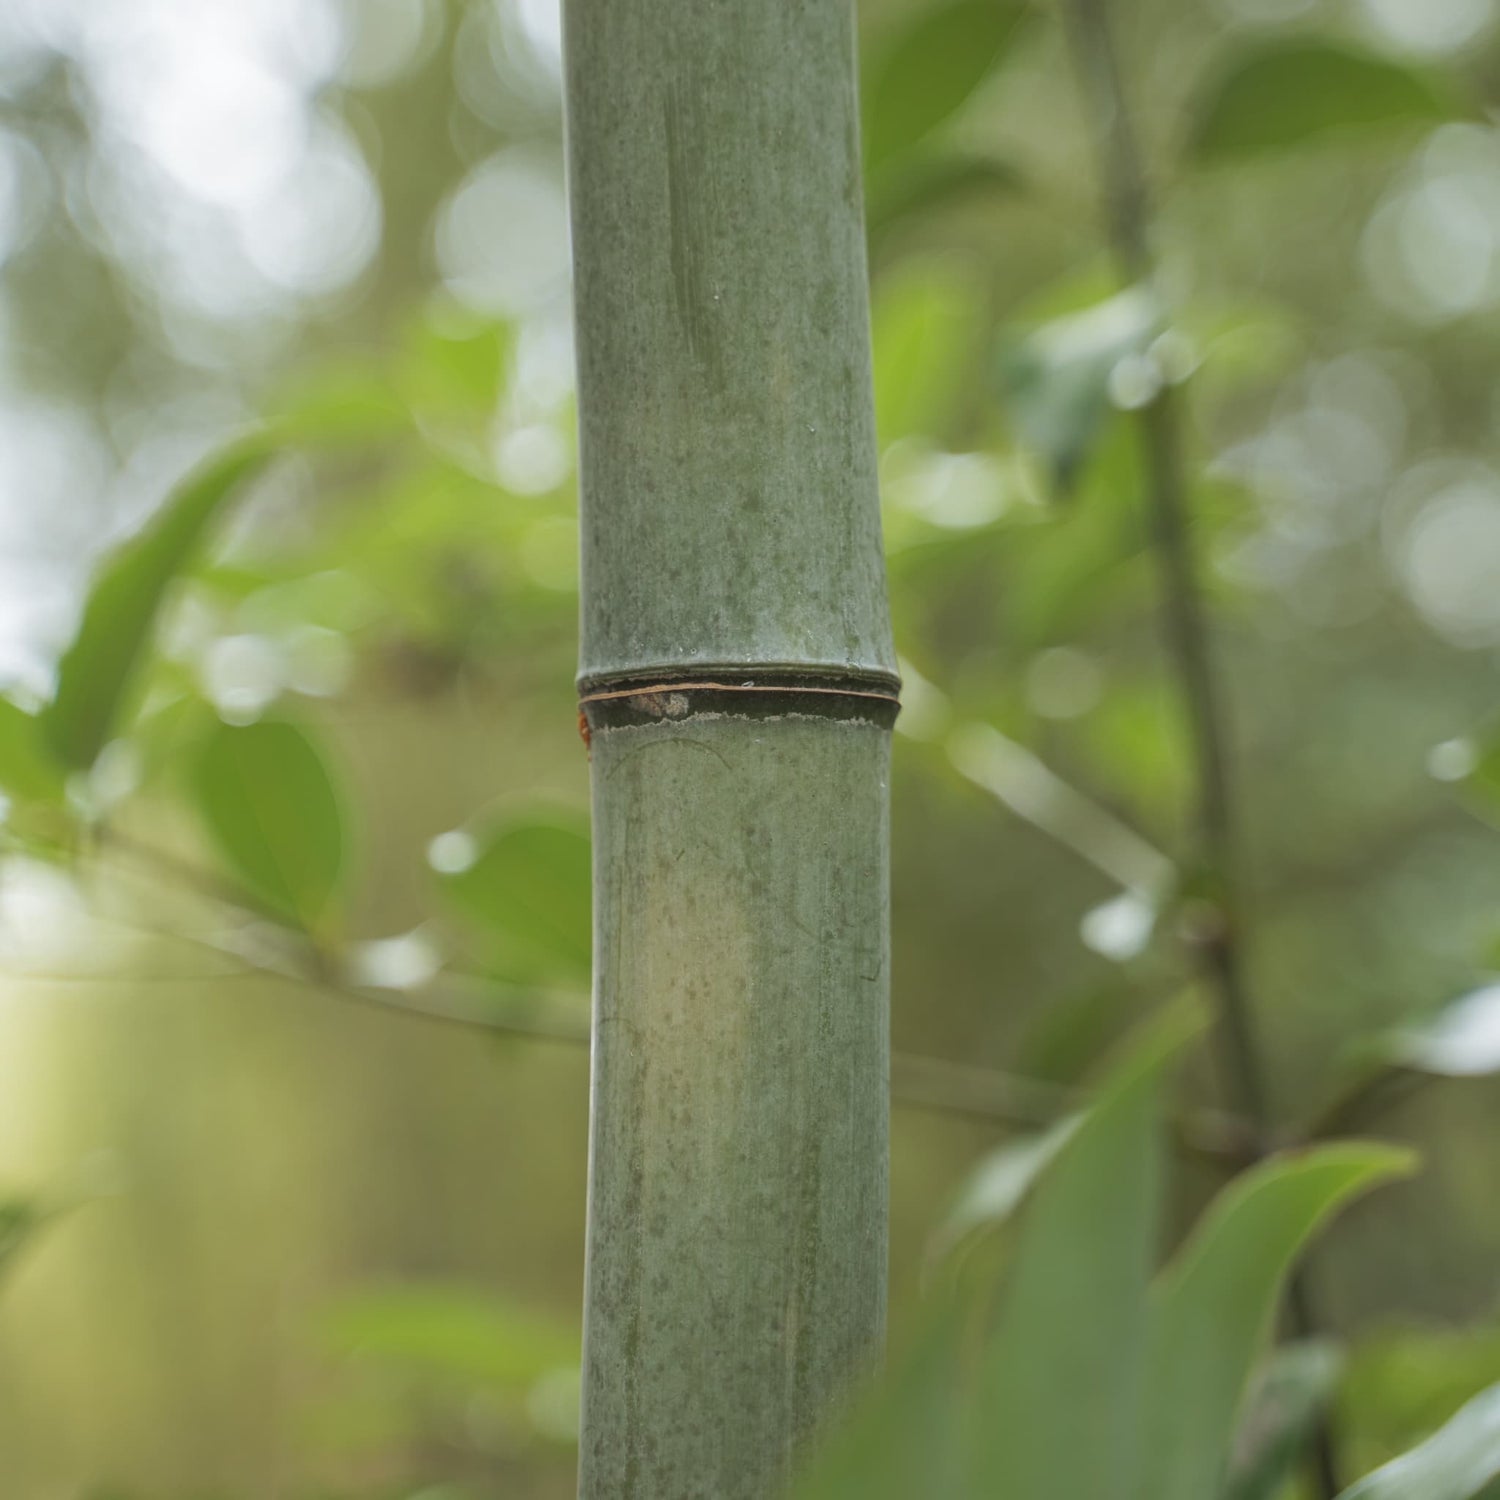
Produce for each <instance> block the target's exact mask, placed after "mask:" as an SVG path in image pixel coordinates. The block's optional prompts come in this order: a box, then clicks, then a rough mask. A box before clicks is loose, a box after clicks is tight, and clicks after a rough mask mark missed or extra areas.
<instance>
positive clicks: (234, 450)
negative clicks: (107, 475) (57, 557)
mask: <svg viewBox="0 0 1500 1500" xmlns="http://www.w3.org/2000/svg"><path fill="white" fill-rule="evenodd" d="M270 457H271V450H270V446H269V442H268V440H267V438H266V437H265V436H264V435H254V436H251V437H249V438H245V439H242V440H241V441H239V442H237V443H235V444H233V445H232V446H231V447H229V448H228V449H226V450H225V451H224V452H222V453H220V454H219V455H218V456H217V457H216V458H213V459H211V460H209V462H208V463H206V464H205V465H203V466H202V467H201V468H199V469H197V470H196V471H195V472H194V473H193V474H192V475H190V476H189V477H188V478H187V479H186V480H185V481H184V482H183V483H182V484H181V485H180V486H179V487H178V488H177V490H175V491H174V492H173V494H172V496H171V497H170V498H169V499H168V500H167V502H166V504H165V505H163V506H162V507H161V509H160V510H159V511H157V513H156V514H155V515H154V516H152V518H151V520H150V521H149V522H147V524H146V526H145V528H144V529H143V530H141V531H139V532H137V533H136V535H135V536H133V537H131V538H130V540H129V541H127V542H126V543H125V544H124V546H122V547H121V548H120V549H119V551H117V552H116V553H115V554H114V555H113V556H112V557H111V558H110V559H109V560H108V561H107V562H106V563H105V565H104V568H103V571H102V572H100V574H99V576H98V578H97V579H96V580H95V582H94V585H93V588H92V589H91V590H90V593H89V597H88V602H87V604H86V605H85V606H84V611H83V622H82V624H81V625H80V626H79V629H78V634H77V635H76V636H75V637H74V640H73V644H72V645H71V646H69V647H68V649H67V651H66V652H65V653H64V655H63V658H62V661H61V663H60V664H59V666H58V677H57V693H56V695H55V697H54V698H53V700H52V702H51V703H50V704H48V706H47V707H46V708H45V709H44V710H43V712H42V714H41V725H42V729H43V732H44V734H45V735H46V738H47V742H48V744H49V745H50V746H51V748H52V751H53V753H54V754H55V755H56V756H57V758H58V759H59V760H60V761H61V762H62V764H63V765H65V766H67V767H69V768H71V769H75V770H84V769H87V767H89V766H91V765H92V764H93V763H94V760H95V758H96V757H97V756H98V754H99V752H100V750H102V749H103V748H104V746H105V744H106V743H107V742H108V740H109V739H110V738H111V737H112V735H113V734H114V731H115V728H116V724H117V722H118V720H119V719H120V717H121V715H122V714H123V713H124V711H125V708H126V700H127V698H128V695H129V693H130V690H131V688H132V687H133V685H134V683H135V680H136V678H137V676H138V675H139V670H140V664H141V659H142V657H143V656H144V655H145V653H146V650H147V647H148V644H149V642H150V640H151V635H152V630H153V628H154V626H155V624H156V617H157V613H158V611H159V610H160V608H161V603H162V599H163V597H164V595H165V594H166V591H167V589H168V587H169V586H170V585H171V583H172V582H173V580H174V579H176V578H177V577H178V575H179V574H180V573H182V571H183V570H184V569H185V568H187V567H188V566H189V565H190V564H191V563H192V561H193V559H194V558H195V556H196V555H197V552H198V548H199V546H200V544H201V542H202V540H203V537H204V534H205V532H206V531H207V529H208V527H209V525H210V523H211V522H212V521H213V520H214V519H215V518H216V517H217V516H218V514H219V513H220V511H221V510H222V509H223V507H224V506H225V504H226V503H227V502H228V501H229V500H230V499H231V498H232V497H233V496H234V495H235V494H236V493H237V492H238V491H240V490H241V488H242V487H243V485H244V483H245V481H246V480H248V479H250V478H252V477H253V476H254V475H255V474H257V473H259V472H260V470H261V469H262V468H263V467H264V466H265V464H266V463H267V461H268V460H269V459H270Z"/></svg>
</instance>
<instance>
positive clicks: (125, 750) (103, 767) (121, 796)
mask: <svg viewBox="0 0 1500 1500" xmlns="http://www.w3.org/2000/svg"><path fill="white" fill-rule="evenodd" d="M140 784H141V753H140V751H139V750H137V749H136V747H135V746H134V745H133V744H131V742H130V741H129V740H111V741H110V742H109V744H107V745H106V746H105V747H104V748H103V749H102V750H101V751H100V752H99V756H98V759H97V760H95V762H94V764H93V765H92V766H91V767H90V769H89V773H88V788H87V792H86V798H87V801H88V806H89V811H90V812H91V813H92V814H93V815H94V816H95V817H97V816H99V815H100V814H102V813H107V812H109V811H110V810H111V809H112V808H115V807H118V806H119V805H120V804H121V803H122V802H124V801H125V800H126V799H127V798H128V797H129V796H130V795H131V794H132V793H133V792H134V791H135V790H136V788H137V787H139V786H140Z"/></svg>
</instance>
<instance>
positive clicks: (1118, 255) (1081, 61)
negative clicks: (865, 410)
mask: <svg viewBox="0 0 1500 1500" xmlns="http://www.w3.org/2000/svg"><path fill="white" fill-rule="evenodd" d="M1064 14H1065V19H1066V23H1067V26H1068V30H1069V33H1070V40H1071V44H1072V47H1073V49H1074V52H1075V55H1076V57H1077V63H1078V69H1079V72H1080V74H1081V76H1082V79H1083V83H1084V93H1085V96H1086V102H1087V104H1088V105H1089V106H1090V113H1091V116H1092V120H1091V124H1092V128H1093V134H1094V139H1095V149H1096V153H1097V156H1098V161H1099V171H1100V176H1101V179H1102V183H1103V192H1104V199H1105V208H1106V215H1107V218H1108V229H1109V241H1110V248H1111V251H1112V253H1113V255H1114V258H1115V261H1116V262H1117V264H1118V266H1119V268H1120V272H1121V274H1122V275H1123V276H1124V277H1125V279H1126V280H1127V281H1129V282H1133V283H1149V282H1151V281H1153V280H1154V279H1155V276H1156V265H1155V260H1154V257H1153V254H1152V249H1151V239H1150V223H1151V208H1150V201H1149V193H1148V189H1147V181H1146V172H1145V168H1144V163H1143V159H1142V155H1141V151H1140V148H1139V144H1138V142H1137V140H1136V137H1135V131H1134V126H1133V123H1132V119H1131V113H1130V109H1129V107H1128V103H1127V100H1126V95H1125V87H1124V80H1123V77H1122V74H1121V69H1120V63H1119V58H1118V55H1117V53H1116V50H1115V45H1114V41H1113V38H1112V36H1111V33H1110V26H1109V16H1108V11H1107V4H1106V0H1068V3H1067V4H1066V5H1065V7H1064ZM1137 423H1138V428H1139V433H1140V443H1141V464H1142V472H1143V477H1144V481H1145V491H1146V497H1147V504H1148V507H1149V510H1150V519H1151V526H1152V532H1153V541H1154V550H1155V554H1156V559H1157V566H1158V569H1159V572H1160V576H1161V606H1162V624H1163V631H1164V635H1165V644H1166V650H1167V653H1168V655H1169V657H1170V659H1171V662H1172V665H1173V668H1174V670H1175V672H1176V675H1177V680H1178V686H1179V692H1180V696H1181V699H1182V705H1183V709H1184V713H1185V715H1186V719H1187V723H1188V730H1189V736H1190V739H1191V744H1192V755H1193V767H1194V780H1195V785H1196V795H1197V807H1196V817H1195V825H1196V838H1197V844H1198V848H1197V856H1198V858H1197V864H1198V867H1199V869H1200V870H1201V871H1202V873H1203V876H1204V878H1205V880H1206V883H1207V889H1208V900H1207V901H1206V902H1205V903H1203V905H1202V907H1201V910H1200V912H1199V913H1197V914H1195V916H1196V920H1194V921H1193V922H1192V924H1191V925H1192V928H1193V931H1192V932H1191V933H1190V935H1189V937H1190V942H1191V944H1192V947H1193V949H1194V951H1195V953H1196V955H1197V959H1198V963H1199V966H1200V968H1201V971H1202V973H1203V976H1204V979H1205V981H1206V982H1207V984H1208V985H1209V987H1210V988H1211V989H1212V991H1213V993H1214V995H1215V997H1216V1000H1217V1005H1218V1011H1219V1018H1220V1032H1221V1037H1222V1040H1221V1045H1220V1053H1221V1061H1222V1067H1223V1070H1224V1073H1225V1075H1226V1078H1227V1079H1228V1081H1229V1084H1230V1087H1231V1088H1232V1090H1233V1094H1234V1096H1235V1099H1236V1103H1237V1107H1238V1108H1239V1109H1240V1110H1241V1111H1242V1112H1243V1113H1244V1115H1245V1116H1246V1118H1247V1119H1248V1120H1249V1121H1250V1122H1251V1123H1252V1126H1253V1129H1254V1131H1255V1135H1256V1138H1257V1153H1258V1154H1262V1155H1263V1154H1265V1153H1266V1152H1267V1151H1269V1150H1270V1149H1271V1148H1272V1146H1273V1144H1274V1121H1273V1117H1272V1112H1271V1102H1270V1094H1269V1088H1268V1084H1267V1079H1266V1071H1265V1063H1264V1059H1263V1054H1262V1050H1261V1046H1260V1042H1259V1038H1258V1037H1257V1035H1256V1032H1255V1022H1254V1014H1253V1008H1252V1005H1251V1001H1250V996H1249V993H1248V989H1247V986H1246V982H1245V974H1244V956H1243V942H1244V926H1243V910H1242V905H1241V890H1240V875H1239V872H1240V865H1241V860H1240V851H1239V847H1238V840H1237V835H1236V829H1235V820H1234V808H1233V797H1232V782H1231V774H1230V760H1229V754H1228V750H1227V745H1226V735H1225V731H1224V714H1223V708H1222V705H1221V704H1220V701H1219V697H1220V694H1219V688H1218V681H1217V677H1216V675H1215V670H1214V663H1213V660H1212V655H1211V648H1210V641H1209V628H1208V619H1207V612H1206V610H1205V607H1204V603H1203V591H1202V588H1201V585H1200V581H1199V575H1198V568H1197V562H1196V559H1195V557H1194V553H1193V543H1192V530H1191V524H1190V521H1189V517H1188V496H1187V483H1186V477H1185V465H1184V461H1183V445H1182V438H1181V432H1180V428H1179V421H1178V407H1177V397H1176V394H1175V392H1174V391H1173V389H1172V388H1171V386H1170V385H1168V384H1163V386H1162V388H1161V390H1160V391H1159V392H1158V393H1157V395H1156V397H1155V398H1154V399H1153V400H1151V401H1150V402H1148V403H1147V404H1146V405H1145V406H1144V407H1142V408H1141V409H1140V410H1139V411H1138V413H1137ZM1287 1309H1288V1316H1289V1321H1290V1324H1291V1327H1292V1329H1293V1331H1294V1333H1295V1334H1296V1335H1297V1336H1299V1337H1307V1336H1310V1335H1312V1334H1314V1333H1315V1332H1316V1331H1317V1330H1318V1328H1319V1326H1320V1322H1321V1320H1320V1319H1319V1317H1318V1314H1317V1310H1316V1308H1315V1306H1314V1300H1313V1297H1312V1295H1311V1293H1310V1291H1309V1288H1308V1284H1307V1279H1306V1276H1305V1275H1296V1276H1294V1277H1293V1278H1292V1280H1291V1282H1290V1284H1289V1286H1288V1294H1287ZM1311 1462H1312V1469H1313V1477H1314V1479H1315V1481H1316V1485H1317V1490H1318V1493H1320V1494H1321V1495H1323V1496H1326V1497H1329V1500H1332V1497H1335V1496H1337V1495H1338V1493H1339V1492H1340V1490H1341V1489H1342V1485H1341V1484H1340V1482H1339V1468H1340V1465H1339V1460H1338V1454H1337V1450H1336V1447H1335V1443H1334V1438H1333V1433H1332V1429H1331V1427H1330V1425H1329V1424H1328V1422H1327V1421H1326V1419H1325V1420H1324V1421H1322V1422H1320V1423H1319V1424H1318V1426H1317V1428H1316V1429H1315V1431H1314V1434H1313V1440H1312V1453H1311Z"/></svg>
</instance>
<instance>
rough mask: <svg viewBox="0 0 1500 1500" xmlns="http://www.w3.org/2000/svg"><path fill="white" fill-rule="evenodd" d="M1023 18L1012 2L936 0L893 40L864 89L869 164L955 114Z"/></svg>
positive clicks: (1021, 9)
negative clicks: (865, 89) (937, 1)
mask: <svg viewBox="0 0 1500 1500" xmlns="http://www.w3.org/2000/svg"><path fill="white" fill-rule="evenodd" d="M1025 15H1026V7H1025V6H1024V5H1022V4H1020V3H1018V0H939V3H938V4H935V5H929V6H928V7H927V8H926V9H925V10H923V11H922V13H921V14H919V15H918V16H917V17H916V18H915V20H913V22H912V23H911V25H910V26H908V27H907V28H906V29H905V30H904V31H903V32H901V34H900V35H898V36H897V37H895V38H894V39H893V40H892V42H891V44H890V45H889V46H888V47H887V48H886V50H885V52H884V54H883V56H882V57H881V59H880V61H879V62H878V63H877V64H876V66H875V68H874V69H873V71H872V73H871V77H870V84H869V87H868V89H867V91H866V100H865V157H866V160H867V162H868V163H869V164H870V166H871V167H874V166H876V165H879V164H880V163H882V162H884V161H886V160H888V159H889V158H890V157H893V156H895V155H896V154H897V153H898V152H901V151H904V150H906V149H908V148H909V147H911V146H914V145H916V144H917V143H918V142H919V141H921V140H922V139H923V138H924V137H925V136H927V135H929V134H930V133H931V132H932V131H933V130H935V129H936V128H937V127H938V126H939V125H941V124H942V123H943V121H944V120H946V119H948V118H949V117H950V116H951V115H953V114H955V113H956V112H957V111H958V109H959V107H960V106H961V105H962V104H963V103H964V102H965V100H967V99H968V98H969V96H970V95H971V94H973V92H974V91H975V89H977V88H978V87H979V85H980V84H981V83H982V82H983V81H984V79H985V77H986V75H987V74H988V73H989V71H990V70H991V69H992V68H993V67H994V66H995V64H996V63H997V62H999V60H1000V59H1001V57H1003V56H1004V55H1005V53H1006V52H1008V51H1009V50H1010V47H1011V46H1012V44H1013V43H1014V41H1015V39H1016V35H1017V33H1018V32H1019V30H1020V27H1021V22H1022V20H1023V19H1024V17H1025Z"/></svg>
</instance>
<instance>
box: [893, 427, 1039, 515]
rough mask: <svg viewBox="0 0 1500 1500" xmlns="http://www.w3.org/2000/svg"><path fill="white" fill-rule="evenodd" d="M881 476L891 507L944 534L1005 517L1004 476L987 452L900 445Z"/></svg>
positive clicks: (1007, 501) (1007, 491) (1007, 498)
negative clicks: (949, 451) (929, 524)
mask: <svg viewBox="0 0 1500 1500" xmlns="http://www.w3.org/2000/svg"><path fill="white" fill-rule="evenodd" d="M887 458H888V460H889V463H888V465H887V469H886V473H885V475H884V476H883V477H884V478H885V480H886V485H885V488H886V493H887V496H888V498H889V500H890V502H891V503H892V504H893V505H897V506H899V507H900V508H901V509H903V510H905V511H907V512H909V513H910V514H911V515H914V516H920V517H921V518H922V519H923V520H924V521H928V522H930V523H931V524H932V525H934V526H941V527H943V528H945V529H946V530H952V531H969V530H972V529H973V528H974V527H976V526H988V525H989V524H990V523H991V522H992V521H997V520H999V518H1000V517H1001V516H1002V515H1004V513H1005V510H1006V508H1007V505H1008V504H1009V500H1010V492H1009V489H1008V487H1007V485H1006V481H1005V472H1004V469H1003V468H1002V466H1001V465H1000V463H999V461H998V460H997V459H995V458H993V457H992V456H991V455H989V454H987V453H942V452H933V451H931V450H927V449H921V448H917V447H912V446H907V445H901V446H900V447H899V448H897V447H893V448H892V449H891V450H890V452H889V453H888V454H887Z"/></svg>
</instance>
